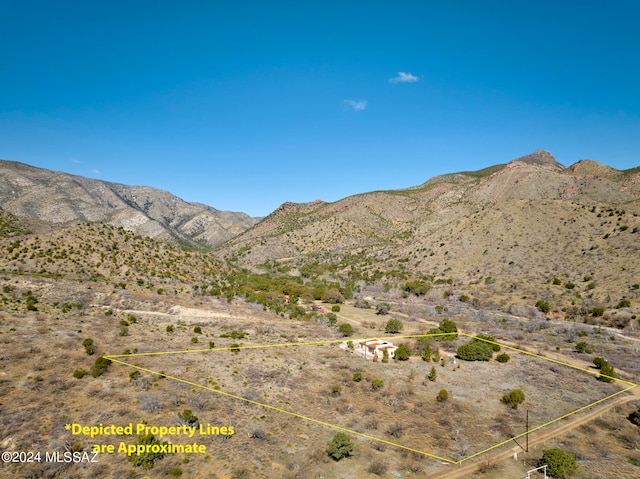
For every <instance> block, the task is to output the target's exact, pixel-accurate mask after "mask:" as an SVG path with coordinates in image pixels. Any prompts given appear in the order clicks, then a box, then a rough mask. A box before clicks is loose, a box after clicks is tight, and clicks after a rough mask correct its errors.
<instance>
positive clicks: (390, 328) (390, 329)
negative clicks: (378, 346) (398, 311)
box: [384, 318, 403, 334]
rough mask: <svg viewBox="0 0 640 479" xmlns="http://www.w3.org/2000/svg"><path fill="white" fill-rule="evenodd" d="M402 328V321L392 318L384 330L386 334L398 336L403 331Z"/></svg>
mask: <svg viewBox="0 0 640 479" xmlns="http://www.w3.org/2000/svg"><path fill="white" fill-rule="evenodd" d="M402 327H403V324H402V321H400V320H399V319H397V318H391V319H390V320H389V321H387V325H386V326H385V328H384V332H385V333H391V334H396V333H399V332H400V331H402Z"/></svg>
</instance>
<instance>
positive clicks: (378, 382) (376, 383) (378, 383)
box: [371, 379, 384, 391]
mask: <svg viewBox="0 0 640 479" xmlns="http://www.w3.org/2000/svg"><path fill="white" fill-rule="evenodd" d="M383 385H384V381H383V380H382V379H372V380H371V389H373V390H374V391H377V390H378V389H381V388H382V386H383Z"/></svg>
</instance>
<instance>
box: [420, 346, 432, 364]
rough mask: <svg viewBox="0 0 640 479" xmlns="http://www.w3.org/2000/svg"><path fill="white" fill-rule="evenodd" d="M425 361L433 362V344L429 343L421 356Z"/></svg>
mask: <svg viewBox="0 0 640 479" xmlns="http://www.w3.org/2000/svg"><path fill="white" fill-rule="evenodd" d="M420 357H421V358H422V360H423V361H431V343H427V344H426V346H425V347H424V349H423V350H422V355H421V356H420Z"/></svg>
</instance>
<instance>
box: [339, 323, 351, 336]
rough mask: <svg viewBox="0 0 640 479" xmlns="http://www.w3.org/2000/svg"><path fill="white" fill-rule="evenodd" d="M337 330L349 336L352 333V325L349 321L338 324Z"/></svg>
mask: <svg viewBox="0 0 640 479" xmlns="http://www.w3.org/2000/svg"><path fill="white" fill-rule="evenodd" d="M338 332H339V333H341V334H342V335H343V336H351V335H352V334H353V326H351V325H350V324H349V323H342V324H341V325H340V326H338Z"/></svg>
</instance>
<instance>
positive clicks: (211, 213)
mask: <svg viewBox="0 0 640 479" xmlns="http://www.w3.org/2000/svg"><path fill="white" fill-rule="evenodd" d="M0 202H1V203H2V206H3V209H4V210H5V211H8V212H10V213H13V214H14V215H16V216H19V217H26V218H30V219H33V220H35V221H37V222H39V223H41V224H48V225H51V226H66V225H70V224H74V223H81V222H86V221H89V222H105V223H110V224H113V225H115V226H123V227H125V228H127V229H130V230H132V231H134V232H136V233H140V234H144V235H147V236H150V237H153V238H158V239H164V240H168V239H174V240H178V241H181V242H185V243H187V244H196V243H201V244H202V243H204V244H206V245H209V246H216V245H218V244H220V243H221V242H223V241H225V240H227V239H229V238H231V237H233V236H235V235H236V234H238V233H240V232H241V231H244V230H245V229H246V228H248V227H250V226H252V225H253V224H255V223H256V222H257V219H255V218H251V217H250V216H249V215H247V214H245V213H236V212H230V211H220V210H217V209H215V208H213V207H211V206H208V205H204V204H202V203H191V202H186V201H184V200H182V199H180V198H178V197H177V196H175V195H173V194H171V193H170V192H168V191H166V190H161V189H157V188H153V187H150V186H145V185H139V186H128V185H124V184H122V183H113V182H108V181H103V180H97V179H91V178H86V177H83V176H77V175H71V174H68V173H63V172H57V171H52V170H47V169H43V168H38V167H35V166H31V165H27V164H25V163H20V162H15V161H6V160H0Z"/></svg>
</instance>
